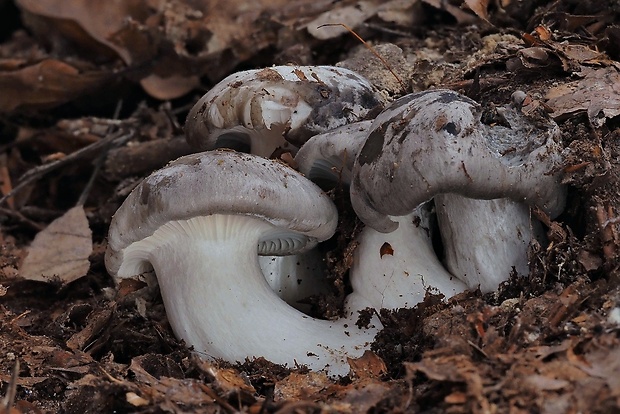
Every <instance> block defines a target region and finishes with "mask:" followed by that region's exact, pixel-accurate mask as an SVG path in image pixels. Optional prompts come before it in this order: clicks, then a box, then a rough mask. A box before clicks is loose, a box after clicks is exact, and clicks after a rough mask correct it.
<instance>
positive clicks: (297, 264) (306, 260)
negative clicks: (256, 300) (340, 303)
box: [258, 247, 330, 313]
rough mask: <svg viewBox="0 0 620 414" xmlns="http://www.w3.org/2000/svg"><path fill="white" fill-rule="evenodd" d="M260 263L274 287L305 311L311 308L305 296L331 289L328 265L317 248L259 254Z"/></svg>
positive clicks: (268, 280) (278, 293) (295, 305)
mask: <svg viewBox="0 0 620 414" xmlns="http://www.w3.org/2000/svg"><path fill="white" fill-rule="evenodd" d="M258 262H259V264H260V267H261V270H262V272H263V275H265V278H266V279H267V283H269V286H270V287H271V290H273V291H274V292H276V294H277V295H278V296H279V297H280V298H282V300H284V301H285V302H286V303H288V304H289V305H291V306H292V307H294V308H295V309H298V310H300V311H302V312H304V313H309V312H310V311H311V310H312V307H311V306H310V305H309V304H308V303H304V301H305V300H306V299H308V298H310V297H311V296H315V295H321V294H327V293H329V292H330V284H329V283H328V281H327V278H326V277H325V274H326V272H327V265H326V263H325V260H324V258H323V256H322V255H321V252H320V251H319V250H318V249H317V248H316V247H315V248H313V249H311V250H308V251H307V252H304V253H298V254H295V255H290V256H258Z"/></svg>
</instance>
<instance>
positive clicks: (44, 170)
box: [0, 131, 134, 205]
mask: <svg viewBox="0 0 620 414" xmlns="http://www.w3.org/2000/svg"><path fill="white" fill-rule="evenodd" d="M133 135H134V131H129V132H128V133H125V134H113V135H109V136H107V137H105V138H103V139H101V140H99V141H97V142H95V143H92V144H90V145H88V146H86V147H84V148H81V149H79V150H77V151H75V152H72V153H71V154H69V155H67V156H66V157H64V158H62V159H60V160H57V161H53V162H50V163H49V164H44V165H41V166H38V167H35V168H32V169H31V170H29V171H27V172H26V173H25V174H24V175H23V176H22V177H21V179H20V181H19V183H18V184H17V185H16V186H15V187H13V189H12V190H11V191H10V192H9V193H7V194H6V195H4V196H3V197H2V198H0V205H1V204H2V203H4V202H5V201H6V200H7V199H8V198H10V197H12V196H14V195H15V194H17V192H19V191H21V190H22V189H23V188H24V187H26V186H27V185H28V184H30V183H31V182H33V181H35V180H37V179H39V178H41V177H43V176H44V175H46V174H48V173H50V172H52V171H55V170H56V169H58V168H60V167H62V166H64V165H67V164H69V163H71V162H73V161H75V160H76V159H79V158H81V157H86V156H88V155H91V154H93V153H96V152H97V151H99V150H101V149H102V148H106V147H107V146H108V145H110V146H120V145H123V144H125V143H126V142H127V141H129V140H130V139H131V138H132V137H133Z"/></svg>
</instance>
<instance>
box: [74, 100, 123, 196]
mask: <svg viewBox="0 0 620 414" xmlns="http://www.w3.org/2000/svg"><path fill="white" fill-rule="evenodd" d="M122 107H123V100H122V99H121V100H119V101H118V102H117V103H116V108H114V116H113V117H112V118H113V119H118V117H119V116H120V113H121V108H122ZM113 128H114V127H113V126H112V125H111V124H110V125H108V130H107V133H106V136H107V135H110V134H111V133H112V132H113ZM110 148H111V143H109V144H108V145H106V146H105V147H103V148H102V149H101V154H99V156H98V157H97V159H96V160H95V164H94V168H93V172H92V173H91V174H90V178H89V179H88V182H87V183H86V185H85V186H84V189H83V190H82V194H80V197H79V198H78V201H77V203H75V205H76V206H83V205H84V204H86V200H87V199H88V195H89V194H90V190H91V188H93V184H94V183H95V178H97V175H99V171H101V167H102V166H103V163H104V161H105V160H106V158H107V156H108V152H109V151H110Z"/></svg>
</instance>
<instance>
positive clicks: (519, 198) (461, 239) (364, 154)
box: [351, 90, 565, 291]
mask: <svg viewBox="0 0 620 414" xmlns="http://www.w3.org/2000/svg"><path fill="white" fill-rule="evenodd" d="M496 115H497V118H498V119H497V120H496V121H497V122H494V123H493V124H491V125H486V124H484V123H482V122H481V110H480V107H479V105H478V104H476V103H475V102H474V101H472V100H470V99H468V98H466V97H464V96H461V95H459V94H457V93H455V92H452V91H446V90H437V91H428V92H423V93H419V94H412V95H408V96H405V97H403V98H401V99H400V100H397V101H395V102H394V103H393V105H392V106H390V107H389V108H387V109H386V110H385V111H384V112H383V113H381V114H380V115H379V116H378V117H377V119H376V120H375V121H374V122H373V124H372V126H371V132H370V134H369V138H368V140H367V141H366V143H365V144H364V148H363V149H362V150H361V151H360V153H359V155H358V158H357V160H356V163H355V165H354V171H353V184H352V187H351V199H352V204H353V206H354V208H355V210H356V212H357V213H358V214H359V215H360V217H361V218H362V220H363V221H364V222H365V223H366V224H368V225H370V226H373V227H374V228H376V229H377V230H379V231H391V230H392V229H394V228H395V227H398V223H397V222H394V221H393V218H392V217H391V216H393V215H394V216H399V215H405V214H407V213H409V212H410V211H411V210H413V209H415V208H416V207H417V206H418V205H419V204H420V203H422V202H424V201H426V200H428V199H430V198H432V197H435V206H436V209H437V212H438V223H439V228H440V232H441V234H442V240H443V242H444V248H445V250H446V265H447V268H448V270H450V272H451V273H452V274H454V275H455V276H457V277H459V278H461V279H462V280H464V281H465V282H466V283H467V285H468V286H469V287H476V286H480V287H481V289H482V290H483V291H490V290H493V289H495V288H497V284H498V283H499V282H500V281H502V280H505V279H506V278H507V277H508V274H509V272H510V270H511V268H512V267H515V270H517V271H518V272H526V270H527V248H528V246H529V242H530V240H531V238H532V237H537V234H538V233H539V231H538V230H537V226H538V224H537V223H535V221H532V220H531V218H530V214H529V209H528V208H527V207H526V206H525V205H521V204H520V203H521V202H526V203H527V204H529V205H537V206H539V207H541V208H542V209H544V210H545V211H546V212H547V213H548V214H549V215H551V216H552V217H554V216H556V215H558V214H559V213H560V212H561V211H562V209H563V206H564V202H565V188H564V187H563V186H562V185H561V184H560V177H559V175H558V174H557V173H554V172H553V170H554V168H555V166H556V165H557V164H558V163H559V161H560V159H559V157H560V151H559V147H558V144H557V143H556V142H555V140H556V139H557V138H558V133H559V129H558V127H557V125H555V124H554V123H553V122H552V121H542V122H540V123H539V124H538V125H534V124H533V123H532V122H529V121H528V120H527V119H526V118H525V117H524V116H523V114H521V113H520V111H518V110H517V109H515V108H513V107H504V108H498V109H497V114H496ZM394 195H398V196H394ZM464 197H470V198H483V199H493V198H497V199H501V198H510V199H511V200H512V201H510V200H492V201H487V200H466V199H465V198H464ZM515 201H516V202H515Z"/></svg>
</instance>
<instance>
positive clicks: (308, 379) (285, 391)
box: [273, 372, 333, 401]
mask: <svg viewBox="0 0 620 414" xmlns="http://www.w3.org/2000/svg"><path fill="white" fill-rule="evenodd" d="M332 384H333V382H332V381H331V380H330V379H329V378H327V375H325V373H322V372H309V373H308V374H298V373H296V372H294V373H292V374H291V375H289V376H288V377H286V378H284V379H283V380H281V381H278V382H277V383H276V386H275V389H274V391H273V397H274V400H275V401H285V400H300V399H306V398H309V397H310V396H312V395H315V394H316V393H318V392H320V391H321V390H323V389H326V388H328V387H330V386H331V385H332Z"/></svg>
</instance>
